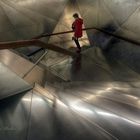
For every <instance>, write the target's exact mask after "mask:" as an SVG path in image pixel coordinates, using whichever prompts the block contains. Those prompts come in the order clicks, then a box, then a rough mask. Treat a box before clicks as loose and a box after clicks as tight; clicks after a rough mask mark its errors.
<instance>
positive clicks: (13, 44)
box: [0, 27, 140, 56]
mask: <svg viewBox="0 0 140 140" xmlns="http://www.w3.org/2000/svg"><path fill="white" fill-rule="evenodd" d="M83 30H96V31H100V32H102V33H105V34H108V35H111V36H113V37H115V38H118V39H121V40H124V41H127V42H130V43H133V44H136V45H140V42H138V41H135V40H132V39H130V38H125V37H122V36H118V35H116V34H113V33H111V32H108V31H106V30H103V29H98V28H95V27H92V28H84V29H83ZM72 32H73V30H71V31H65V32H58V33H53V34H43V35H40V36H38V37H35V38H34V39H31V40H20V41H12V42H0V49H11V48H20V47H28V46H31V45H34V46H39V47H42V48H46V49H50V50H53V51H57V52H60V53H63V54H66V55H70V56H75V55H76V53H73V52H71V51H68V50H66V49H63V48H61V47H58V46H55V45H52V44H46V43H44V42H42V41H40V40H39V39H41V38H42V37H48V36H54V35H60V34H67V33H72Z"/></svg>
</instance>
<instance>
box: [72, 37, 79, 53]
mask: <svg viewBox="0 0 140 140" xmlns="http://www.w3.org/2000/svg"><path fill="white" fill-rule="evenodd" d="M73 40H74V42H75V44H76V46H77V48H78V51H81V46H80V44H79V40H78V38H75V37H73Z"/></svg>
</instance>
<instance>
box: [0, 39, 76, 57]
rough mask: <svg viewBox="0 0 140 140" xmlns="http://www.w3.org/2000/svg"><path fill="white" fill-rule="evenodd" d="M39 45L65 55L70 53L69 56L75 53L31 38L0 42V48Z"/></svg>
mask: <svg viewBox="0 0 140 140" xmlns="http://www.w3.org/2000/svg"><path fill="white" fill-rule="evenodd" d="M31 45H34V46H39V47H42V48H46V49H49V50H53V51H56V52H60V53H63V54H66V55H70V56H75V55H76V53H74V52H71V51H68V50H66V49H63V48H61V47H58V46H55V45H52V44H46V43H44V42H42V41H40V40H37V39H32V40H20V41H12V42H1V43H0V49H11V48H13V49H15V48H20V47H28V46H31Z"/></svg>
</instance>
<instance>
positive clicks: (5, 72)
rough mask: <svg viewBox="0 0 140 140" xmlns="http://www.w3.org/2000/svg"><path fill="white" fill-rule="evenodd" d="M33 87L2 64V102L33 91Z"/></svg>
mask: <svg viewBox="0 0 140 140" xmlns="http://www.w3.org/2000/svg"><path fill="white" fill-rule="evenodd" d="M31 88H32V87H31V86H30V85H29V84H27V83H26V82H24V80H22V79H21V78H19V77H18V76H17V75H16V74H15V73H13V72H12V71H10V70H9V69H8V68H7V67H6V66H5V65H4V64H2V63H0V100H1V99H4V98H6V97H8V96H12V95H15V94H19V93H22V92H26V91H29V90H31Z"/></svg>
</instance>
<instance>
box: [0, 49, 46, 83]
mask: <svg viewBox="0 0 140 140" xmlns="http://www.w3.org/2000/svg"><path fill="white" fill-rule="evenodd" d="M0 62H1V63H3V64H5V65H6V66H7V67H8V68H9V69H10V70H11V71H13V72H14V73H16V74H17V75H18V76H19V77H21V78H23V77H24V75H25V74H26V73H27V72H28V71H29V70H30V69H31V68H32V67H33V65H34V64H33V63H31V62H30V61H28V60H26V59H24V58H23V57H21V56H19V55H18V54H15V53H14V52H12V51H10V50H1V51H0ZM44 73H45V71H44V70H43V69H42V68H40V67H39V66H36V67H35V68H34V69H33V70H32V71H31V72H30V73H29V74H28V75H26V77H24V80H25V81H27V82H28V83H29V84H32V85H33V84H34V83H35V82H37V83H39V84H42V82H43V77H44Z"/></svg>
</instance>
